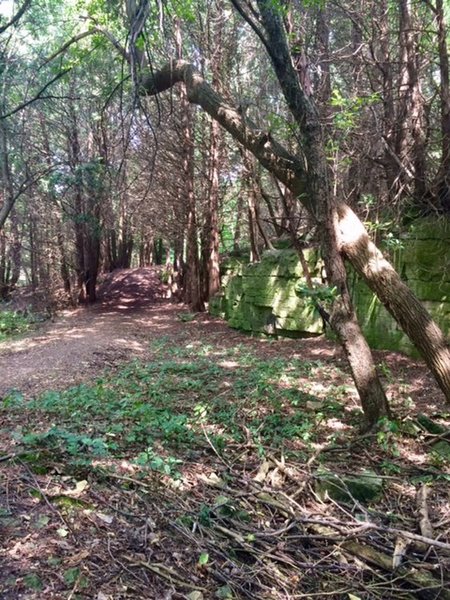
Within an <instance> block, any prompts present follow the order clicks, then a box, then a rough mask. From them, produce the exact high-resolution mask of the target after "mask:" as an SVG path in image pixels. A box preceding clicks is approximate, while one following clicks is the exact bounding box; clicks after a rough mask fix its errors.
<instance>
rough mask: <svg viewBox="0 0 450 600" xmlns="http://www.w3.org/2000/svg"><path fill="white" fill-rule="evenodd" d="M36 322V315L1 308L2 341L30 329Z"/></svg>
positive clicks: (0, 335) (0, 332)
mask: <svg viewBox="0 0 450 600" xmlns="http://www.w3.org/2000/svg"><path fill="white" fill-rule="evenodd" d="M35 323H36V319H35V317H33V316H32V315H30V314H26V315H24V314H22V313H21V312H17V311H13V310H2V309H1V308H0V342H4V341H5V340H7V339H9V338H11V337H14V336H17V335H20V334H22V333H25V332H26V331H28V330H29V329H30V328H31V327H32V326H33V325H34V324H35Z"/></svg>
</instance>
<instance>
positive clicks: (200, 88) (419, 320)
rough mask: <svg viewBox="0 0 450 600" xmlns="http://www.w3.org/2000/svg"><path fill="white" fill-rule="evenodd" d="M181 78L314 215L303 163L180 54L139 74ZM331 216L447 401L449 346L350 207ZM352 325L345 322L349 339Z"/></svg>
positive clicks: (167, 81) (345, 249) (157, 80)
mask: <svg viewBox="0 0 450 600" xmlns="http://www.w3.org/2000/svg"><path fill="white" fill-rule="evenodd" d="M179 82H182V83H184V84H185V86H186V90H187V96H188V99H189V101H190V102H191V103H194V104H198V105H199V106H201V107H202V108H203V109H204V110H205V111H206V112H207V113H208V114H209V115H210V116H211V117H212V118H214V119H216V120H217V121H218V122H219V123H220V124H221V125H222V126H223V127H224V128H225V129H226V130H227V131H228V132H229V133H230V134H231V135H232V136H233V137H234V138H235V139H236V140H238V141H239V142H241V144H242V145H243V146H244V147H246V148H247V149H248V150H250V152H252V154H254V156H255V157H256V158H257V159H258V161H259V162H260V163H261V165H263V166H264V167H265V168H266V169H267V170H268V171H270V172H271V173H272V174H273V175H275V176H276V177H277V178H278V179H279V180H280V181H281V182H282V183H284V185H286V187H288V188H289V189H290V190H291V191H292V192H293V193H294V194H295V195H296V196H297V197H298V198H299V199H300V201H301V202H302V203H303V205H304V206H305V207H306V208H307V209H308V210H309V212H310V213H311V214H312V215H314V216H316V215H317V212H318V209H319V207H318V206H317V205H316V204H315V202H314V197H310V191H311V190H310V189H308V187H307V186H306V184H305V181H306V174H305V171H304V165H303V163H302V162H301V161H300V160H299V159H298V158H297V157H296V156H295V155H293V154H291V153H290V152H288V151H287V150H286V149H285V148H284V147H283V146H282V145H281V144H279V143H278V142H276V141H275V140H274V139H273V138H272V136H271V134H270V133H266V132H261V130H260V129H258V128H257V127H256V126H254V125H253V123H252V122H251V120H250V119H248V118H245V119H244V118H243V116H242V114H241V113H240V112H239V110H238V109H237V108H235V107H234V106H232V105H231V104H229V103H228V102H226V101H225V100H224V99H223V98H222V97H221V96H219V95H218V94H217V93H216V92H215V91H214V90H213V89H212V88H211V86H209V85H208V84H207V83H206V81H205V80H204V79H203V77H202V76H201V75H200V73H198V72H197V71H196V69H195V68H194V67H193V66H192V65H191V64H189V63H188V62H186V61H184V60H178V61H172V62H170V63H168V64H166V65H165V66H164V67H163V68H162V69H160V70H158V71H155V72H153V73H152V74H149V75H147V76H146V77H145V78H144V79H143V81H142V91H143V93H146V94H148V95H155V94H157V93H160V92H163V91H165V90H167V89H169V88H171V87H172V86H173V85H175V84H176V83H179ZM332 216H333V218H334V219H335V221H336V222H335V227H336V229H337V232H336V233H337V242H338V245H339V250H340V252H341V253H342V256H345V257H346V258H347V259H348V260H349V262H350V263H351V264H352V265H353V267H354V268H355V270H356V271H357V273H358V274H359V275H360V276H361V277H362V278H363V279H364V280H365V281H366V283H367V284H368V285H369V287H370V288H371V289H372V290H373V291H375V293H376V294H377V295H378V297H379V299H380V300H381V302H382V303H383V304H384V305H385V306H386V308H387V310H388V311H389V312H390V313H391V314H392V316H393V317H394V319H395V320H396V321H397V322H398V323H399V324H400V326H401V327H403V328H404V330H405V333H407V335H408V336H409V337H410V339H411V341H412V342H413V344H414V345H415V346H416V348H417V349H418V350H419V351H420V352H421V354H422V356H423V357H424V359H425V361H426V363H427V365H428V367H429V368H430V370H431V371H432V372H433V374H434V376H435V377H436V380H437V382H438V384H439V386H440V387H441V389H442V390H443V392H444V394H445V396H446V398H447V400H448V401H449V402H450V351H449V349H448V347H447V345H446V340H445V337H444V335H443V333H442V332H441V331H440V329H439V327H438V326H437V325H436V324H435V323H434V322H433V321H432V319H431V317H430V316H429V314H428V313H427V311H426V310H425V308H424V307H423V306H422V304H421V303H420V302H419V301H418V300H417V298H416V297H415V295H414V293H413V292H412V291H411V290H410V289H409V288H408V287H407V286H406V285H405V284H404V283H403V281H402V280H401V278H400V276H399V275H398V273H396V271H395V270H394V269H393V267H392V266H391V265H390V264H389V263H388V261H387V260H386V259H385V258H384V257H383V255H382V254H381V252H380V251H379V250H378V249H377V248H376V246H375V245H374V244H373V243H372V242H371V241H370V239H369V236H368V234H367V231H366V229H365V227H364V225H363V224H362V223H361V221H360V220H359V219H358V217H357V216H356V215H355V214H354V213H353V211H352V210H351V209H350V207H349V206H347V205H345V204H339V205H338V206H337V207H336V209H335V212H334V214H333V215H332ZM355 249H357V251H355ZM380 265H381V267H382V268H381V269H380V268H379V267H380ZM329 275H330V274H329ZM387 275H389V282H388V285H389V295H390V296H395V297H397V298H401V302H392V301H391V298H390V297H387V296H386V293H385V289H386V276H387ZM351 323H352V322H351ZM352 327H353V323H352ZM352 327H349V328H348V337H349V338H350V339H351V337H352ZM356 352H358V351H356ZM362 387H364V385H363V386H362Z"/></svg>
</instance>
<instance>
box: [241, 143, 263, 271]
mask: <svg viewBox="0 0 450 600" xmlns="http://www.w3.org/2000/svg"><path fill="white" fill-rule="evenodd" d="M242 159H243V161H244V168H245V177H244V180H245V184H246V188H247V190H246V191H247V215H248V232H249V237H250V262H258V261H259V260H261V256H260V253H259V248H258V230H257V218H258V217H257V204H258V199H257V196H256V193H255V188H254V185H253V183H252V175H253V173H252V163H251V158H250V155H249V153H248V151H246V150H244V151H243V152H242Z"/></svg>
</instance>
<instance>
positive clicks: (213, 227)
mask: <svg viewBox="0 0 450 600" xmlns="http://www.w3.org/2000/svg"><path fill="white" fill-rule="evenodd" d="M219 141H220V130H219V124H218V123H217V121H215V120H213V121H212V123H211V139H210V163H211V165H210V166H211V168H210V181H211V188H210V190H209V219H208V221H209V255H208V298H211V297H212V296H214V295H215V294H217V292H218V291H219V289H220V267H219Z"/></svg>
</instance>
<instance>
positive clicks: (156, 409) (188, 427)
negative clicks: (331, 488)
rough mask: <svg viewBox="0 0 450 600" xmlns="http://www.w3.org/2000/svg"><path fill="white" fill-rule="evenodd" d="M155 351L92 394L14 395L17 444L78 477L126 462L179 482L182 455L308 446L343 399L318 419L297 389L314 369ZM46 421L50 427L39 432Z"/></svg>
mask: <svg viewBox="0 0 450 600" xmlns="http://www.w3.org/2000/svg"><path fill="white" fill-rule="evenodd" d="M154 349H155V352H156V353H157V357H156V358H155V360H154V361H153V362H151V363H147V364H144V363H141V362H138V361H135V362H132V363H130V364H128V365H126V366H124V367H123V368H122V369H121V370H120V371H119V372H118V373H117V374H116V375H112V374H111V375H109V376H107V377H106V376H105V377H104V378H101V379H98V380H97V382H96V383H94V384H90V385H87V384H83V385H79V386H77V387H73V388H70V389H68V390H66V391H61V392H59V391H48V392H46V393H44V394H43V395H42V396H40V397H39V398H37V399H35V400H32V401H28V402H25V401H24V400H23V398H22V397H21V396H20V395H17V394H15V395H14V394H13V395H11V396H10V397H8V398H6V399H4V402H3V410H5V411H9V412H10V413H11V411H12V412H14V411H19V412H24V413H28V414H29V415H30V417H31V416H33V417H32V421H34V422H35V423H36V425H35V426H32V427H31V428H29V430H28V431H24V432H23V434H22V436H21V443H22V444H23V445H24V447H25V448H27V449H32V448H34V449H35V450H39V451H40V452H42V453H44V454H43V456H46V457H50V456H51V457H53V458H54V459H55V460H61V461H68V462H69V463H72V464H73V465H76V466H77V467H80V466H84V467H87V466H89V464H90V463H91V462H92V460H93V459H101V458H102V457H105V458H106V457H108V456H110V457H127V458H128V459H130V460H132V461H134V463H135V464H136V465H137V466H139V467H140V468H142V469H143V470H144V471H145V470H152V471H155V472H158V473H161V474H162V475H165V476H169V477H172V478H177V477H179V471H180V466H181V464H180V458H179V455H180V454H183V453H184V454H185V453H186V452H189V451H194V449H195V448H197V447H204V446H205V444H206V446H207V447H209V448H211V447H213V448H214V451H215V452H217V453H218V454H220V455H222V454H226V452H227V448H228V446H229V445H230V444H239V443H242V441H243V440H245V439H247V438H248V436H250V438H251V439H252V440H253V441H254V443H255V444H256V446H257V447H259V448H260V452H261V453H262V454H264V452H265V451H264V447H265V446H267V445H269V446H270V445H272V446H274V447H275V446H276V447H283V446H285V445H293V447H294V446H295V445H296V444H297V443H298V442H301V444H306V445H307V446H309V445H310V444H311V443H312V442H314V440H315V439H316V436H317V433H318V432H317V425H318V424H319V423H320V422H322V421H323V420H324V419H326V418H328V417H331V416H334V417H335V416H338V415H339V414H341V411H342V407H341V406H340V404H339V398H341V397H343V396H344V395H345V394H346V390H344V389H340V388H332V389H330V390H329V393H328V395H327V397H326V398H325V399H324V401H323V402H322V403H321V409H320V411H315V412H311V410H310V408H308V407H309V404H310V403H312V404H314V403H317V400H318V398H317V396H316V395H315V394H314V393H312V392H309V391H308V387H307V386H305V385H303V387H302V389H298V383H297V380H298V377H299V376H304V375H306V374H311V373H314V372H318V371H320V370H321V369H322V368H323V367H322V365H321V363H313V362H311V363H308V362H306V363H305V362H304V361H301V360H300V359H295V358H270V359H267V360H262V361H258V362H257V363H256V364H255V363H254V360H253V356H252V354H250V353H249V352H248V351H246V350H244V349H243V348H242V347H240V346H236V347H234V348H230V349H229V350H227V351H226V353H225V354H223V355H222V356H220V357H215V359H214V360H212V356H214V349H213V348H212V347H211V346H210V345H207V344H204V345H202V344H192V345H188V346H187V347H181V348H178V347H174V346H173V345H172V344H170V343H168V342H163V343H161V342H159V343H158V344H155V346H154ZM229 362H231V363H232V364H233V365H235V366H233V367H232V368H230V367H228V366H227V365H228V363H229ZM48 420H51V421H52V422H53V423H56V425H52V426H51V427H46V426H45V425H41V426H40V425H38V424H39V423H41V422H42V423H45V422H47V421H48ZM30 422H31V421H30ZM189 449H191V450H189Z"/></svg>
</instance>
